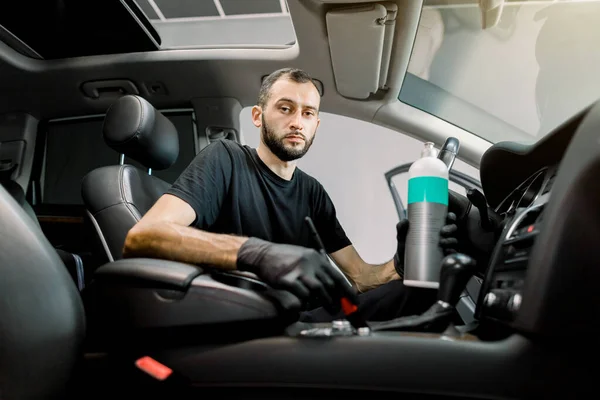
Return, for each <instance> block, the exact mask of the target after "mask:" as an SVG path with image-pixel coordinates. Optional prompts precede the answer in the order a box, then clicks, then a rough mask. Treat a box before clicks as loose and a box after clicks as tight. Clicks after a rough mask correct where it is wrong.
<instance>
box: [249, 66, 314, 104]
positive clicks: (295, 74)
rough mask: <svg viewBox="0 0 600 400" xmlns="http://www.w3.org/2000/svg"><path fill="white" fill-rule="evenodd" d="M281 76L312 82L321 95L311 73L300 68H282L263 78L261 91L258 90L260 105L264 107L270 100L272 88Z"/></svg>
mask: <svg viewBox="0 0 600 400" xmlns="http://www.w3.org/2000/svg"><path fill="white" fill-rule="evenodd" d="M281 78H288V79H290V80H292V81H294V82H296V83H307V82H311V83H312V84H313V85H314V86H315V88H316V89H317V92H318V93H319V95H321V91H320V90H319V87H318V86H317V84H316V83H315V81H314V80H313V79H312V78H311V77H310V75H309V74H308V73H307V72H305V71H303V70H301V69H298V68H281V69H278V70H277V71H274V72H271V74H270V75H269V76H267V77H266V78H265V79H263V82H262V85H261V86H260V91H259V92H258V105H259V106H261V107H263V108H264V106H265V105H266V104H267V101H269V97H270V96H271V88H272V87H273V85H274V84H275V82H277V81H278V80H279V79H281Z"/></svg>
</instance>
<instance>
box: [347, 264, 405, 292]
mask: <svg viewBox="0 0 600 400" xmlns="http://www.w3.org/2000/svg"><path fill="white" fill-rule="evenodd" d="M361 270H362V273H361V274H360V275H359V276H360V278H358V279H356V280H355V283H356V285H357V286H358V288H359V290H360V291H361V292H366V291H368V290H370V289H374V288H376V287H378V286H381V285H383V284H385V283H388V282H389V281H392V280H395V279H399V278H401V277H400V276H399V275H398V273H397V272H396V268H395V267H394V260H393V259H392V260H390V261H388V262H386V263H385V264H379V265H373V264H365V266H364V267H363V268H361Z"/></svg>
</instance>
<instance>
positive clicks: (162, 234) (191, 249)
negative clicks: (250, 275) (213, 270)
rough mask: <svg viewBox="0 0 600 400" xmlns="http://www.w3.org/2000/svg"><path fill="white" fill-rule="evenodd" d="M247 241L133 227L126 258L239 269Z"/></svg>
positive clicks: (181, 229)
mask: <svg viewBox="0 0 600 400" xmlns="http://www.w3.org/2000/svg"><path fill="white" fill-rule="evenodd" d="M246 240H248V238H245V237H239V236H232V235H222V234H216V233H210V232H206V231H201V230H198V229H194V228H191V227H187V226H181V225H177V224H173V223H169V222H164V223H157V224H153V225H145V226H144V225H141V226H136V227H134V228H133V229H132V230H131V231H130V232H129V233H128V235H127V238H126V240H125V246H124V248H123V257H125V258H131V257H150V258H162V259H167V260H173V261H181V262H186V263H191V264H210V265H212V266H214V267H218V268H222V269H227V270H234V269H236V262H237V254H238V251H239V249H240V247H241V246H242V244H243V243H244V242H245V241H246Z"/></svg>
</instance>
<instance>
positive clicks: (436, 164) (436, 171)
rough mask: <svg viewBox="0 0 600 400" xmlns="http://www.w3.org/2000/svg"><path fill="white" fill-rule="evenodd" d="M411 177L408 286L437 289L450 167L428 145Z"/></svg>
mask: <svg viewBox="0 0 600 400" xmlns="http://www.w3.org/2000/svg"><path fill="white" fill-rule="evenodd" d="M408 175H409V177H408V221H409V227H408V234H407V237H406V250H405V254H404V284H405V285H406V286H414V287H422V288H434V289H435V288H438V287H439V278H440V267H441V263H442V259H443V258H444V254H443V252H442V249H441V247H440V246H439V241H440V231H441V229H442V227H443V226H444V225H445V223H446V216H447V214H448V166H447V165H446V164H445V163H444V162H443V161H442V160H440V159H438V158H437V151H436V149H435V147H434V144H433V143H431V142H427V143H425V147H424V148H423V150H422V152H421V158H420V159H418V160H417V161H415V162H414V163H413V164H412V165H411V167H410V169H409V170H408Z"/></svg>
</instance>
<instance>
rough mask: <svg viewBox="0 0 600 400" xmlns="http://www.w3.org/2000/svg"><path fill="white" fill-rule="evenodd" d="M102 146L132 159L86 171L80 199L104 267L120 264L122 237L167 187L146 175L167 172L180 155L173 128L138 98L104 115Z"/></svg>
mask: <svg viewBox="0 0 600 400" xmlns="http://www.w3.org/2000/svg"><path fill="white" fill-rule="evenodd" d="M103 135H104V140H105V142H106V143H107V144H108V146H110V147H111V148H112V149H114V150H116V151H117V152H119V153H121V154H123V155H125V156H127V157H130V158H132V159H134V160H135V161H137V162H139V163H140V164H142V165H143V166H144V167H146V168H147V169H148V170H141V169H140V168H137V167H135V166H133V165H127V164H122V165H114V166H106V167H101V168H97V169H95V170H93V171H90V172H89V173H88V174H87V175H86V176H85V177H84V178H83V182H82V197H83V201H84V203H85V206H86V209H87V213H88V217H89V218H90V220H91V221H92V225H93V226H94V227H95V229H96V233H97V235H98V239H99V241H100V243H101V245H102V248H103V250H104V252H105V253H106V257H107V260H108V261H114V260H119V259H121V258H122V254H123V253H122V249H123V244H124V243H125V237H126V236H127V232H128V231H129V230H130V229H131V228H132V227H133V226H134V225H135V224H136V223H137V221H139V220H140V218H141V217H142V216H143V215H144V214H145V213H146V212H148V210H149V209H150V208H151V207H152V206H153V205H154V203H155V202H156V201H157V200H158V199H159V198H160V196H162V195H163V194H164V193H165V192H166V191H167V190H168V189H169V187H170V186H171V184H169V183H167V182H165V181H163V180H162V179H159V178H157V177H155V176H152V175H151V171H152V170H161V169H166V168H169V167H170V166H171V165H173V163H175V161H176V160H177V157H178V155H179V139H178V135H177V130H176V129H175V126H174V125H173V124H172V123H171V121H169V119H168V118H167V117H165V116H164V115H162V114H161V113H160V112H159V111H158V110H156V109H155V108H154V107H153V106H152V105H151V104H150V103H149V102H148V101H146V100H144V99H143V98H141V97H140V96H136V95H126V96H123V97H121V98H120V99H118V100H117V101H116V102H115V103H114V104H113V105H112V106H111V107H110V108H109V110H108V111H107V113H106V117H105V120H104V125H103Z"/></svg>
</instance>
